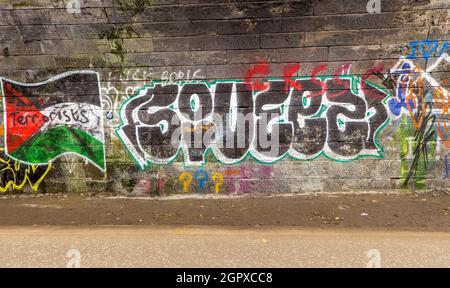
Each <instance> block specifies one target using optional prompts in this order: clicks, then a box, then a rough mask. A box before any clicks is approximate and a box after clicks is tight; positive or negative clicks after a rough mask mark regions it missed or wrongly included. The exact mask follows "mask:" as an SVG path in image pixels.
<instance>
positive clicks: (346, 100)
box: [116, 67, 388, 169]
mask: <svg viewBox="0 0 450 288" xmlns="http://www.w3.org/2000/svg"><path fill="white" fill-rule="evenodd" d="M348 68H349V67H348ZM254 74H255V73H254ZM251 76H252V75H251ZM289 80H290V81H286V79H284V80H281V79H280V80H278V79H271V80H269V81H267V82H266V83H264V84H263V85H262V86H257V87H255V85H254V84H252V83H249V82H247V81H246V82H244V81H231V80H230V81H215V82H205V81H196V82H193V83H178V84H169V85H163V84H161V83H152V85H150V86H147V87H144V88H143V89H142V90H140V91H139V93H138V95H137V96H136V97H133V98H131V99H129V100H127V101H126V102H125V103H124V104H123V105H122V107H121V109H120V112H119V113H120V118H121V121H122V124H121V126H120V127H119V128H118V129H117V130H116V132H117V135H118V136H119V138H120V139H121V140H122V142H123V143H124V145H125V147H126V148H127V149H128V151H129V152H130V153H131V155H132V156H133V158H134V159H135V160H136V162H137V163H138V165H139V167H140V168H141V169H145V168H146V167H147V166H149V165H151V164H169V163H171V162H172V161H174V160H175V159H176V158H177V157H178V154H179V152H180V151H182V152H183V155H184V163H185V164H186V165H201V164H204V163H205V160H206V156H207V154H208V152H211V153H212V155H213V156H214V157H215V158H216V159H217V160H219V161H220V162H222V163H224V164H234V163H238V162H240V161H242V160H243V159H245V158H246V157H247V156H249V155H250V156H252V157H253V158H254V159H256V160H258V161H260V162H263V163H274V162H276V161H278V160H280V159H282V158H283V157H285V156H288V155H289V156H290V157H292V158H294V159H302V160H307V159H314V158H316V157H318V156H320V155H325V156H327V157H329V158H332V159H336V160H353V159H356V158H358V157H360V156H372V157H381V152H382V148H381V147H380V146H379V145H378V143H377V135H378V133H379V131H380V129H381V128H382V127H383V126H384V125H385V124H386V123H387V121H388V114H387V108H386V106H385V104H384V103H383V101H384V99H385V98H386V97H387V96H388V95H387V94H386V92H385V91H383V90H381V89H379V88H378V87H376V86H375V85H373V84H370V83H369V82H367V81H365V79H364V78H363V77H360V76H354V75H349V74H344V75H335V76H333V77H319V76H317V77H297V78H290V79H289ZM286 83H289V85H290V87H288V89H286ZM255 88H256V89H255ZM365 92H370V93H368V94H370V97H368V95H366V94H365Z"/></svg>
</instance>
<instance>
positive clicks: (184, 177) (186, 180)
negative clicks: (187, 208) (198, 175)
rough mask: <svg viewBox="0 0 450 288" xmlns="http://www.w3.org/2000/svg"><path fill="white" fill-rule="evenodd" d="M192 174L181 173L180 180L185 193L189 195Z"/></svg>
mask: <svg viewBox="0 0 450 288" xmlns="http://www.w3.org/2000/svg"><path fill="white" fill-rule="evenodd" d="M192 178H193V177H192V174H191V173H189V172H183V173H181V175H180V177H179V179H180V181H181V183H183V192H184V193H187V192H188V190H189V186H191V183H192Z"/></svg>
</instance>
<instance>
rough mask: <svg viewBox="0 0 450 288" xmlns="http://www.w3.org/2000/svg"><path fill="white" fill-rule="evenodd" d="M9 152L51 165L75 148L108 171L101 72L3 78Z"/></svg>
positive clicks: (16, 156)
mask: <svg viewBox="0 0 450 288" xmlns="http://www.w3.org/2000/svg"><path fill="white" fill-rule="evenodd" d="M1 82H2V83H1V86H2V92H3V93H2V94H3V107H4V110H5V111H4V130H5V153H6V154H7V155H8V156H9V157H11V158H13V159H15V160H17V161H20V162H22V163H26V164H32V165H46V164H48V163H49V162H51V161H52V160H54V159H56V158H58V157H60V156H62V155H64V154H67V153H72V154H76V155H79V156H81V157H83V158H85V159H86V160H88V161H90V162H91V163H92V164H94V165H95V166H96V167H98V168H99V169H100V170H102V171H105V169H106V163H105V148H104V133H103V117H102V106H101V100H100V88H99V76H98V74H97V73H96V72H93V71H87V70H86V71H73V72H67V73H64V74H61V75H58V76H55V77H53V78H50V79H49V80H47V81H44V82H40V83H33V84H25V83H19V82H15V81H12V80H8V79H2V81H1Z"/></svg>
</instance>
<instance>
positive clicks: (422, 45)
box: [406, 39, 450, 61]
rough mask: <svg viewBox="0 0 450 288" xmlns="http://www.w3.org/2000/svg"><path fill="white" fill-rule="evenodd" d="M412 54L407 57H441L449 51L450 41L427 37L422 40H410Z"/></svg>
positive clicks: (426, 58)
mask: <svg viewBox="0 0 450 288" xmlns="http://www.w3.org/2000/svg"><path fill="white" fill-rule="evenodd" d="M409 46H410V48H411V54H409V55H407V56H406V59H416V58H418V57H421V56H422V57H423V58H425V60H426V61H428V60H429V59H430V58H431V57H441V56H442V55H444V53H446V52H447V51H450V44H449V42H448V41H445V42H443V41H438V40H430V39H425V40H422V41H411V42H409Z"/></svg>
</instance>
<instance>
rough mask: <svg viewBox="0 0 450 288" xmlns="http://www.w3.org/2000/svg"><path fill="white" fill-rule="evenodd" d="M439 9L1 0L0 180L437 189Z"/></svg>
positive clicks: (341, 2)
mask: <svg viewBox="0 0 450 288" xmlns="http://www.w3.org/2000/svg"><path fill="white" fill-rule="evenodd" d="M449 11H450V3H449V1H448V0H390V1H385V0H381V1H377V0H370V1H368V0H303V1H251V0H249V1H246V0H241V1H237V0H221V1H216V0H127V1H125V0H84V1H82V0H70V1H68V0H9V1H6V0H0V52H1V53H0V54H1V56H0V58H1V59H0V77H2V96H3V102H2V106H3V109H2V112H3V115H4V117H3V121H2V122H3V123H2V126H1V127H2V128H1V130H0V131H1V136H2V137H1V138H0V139H2V140H0V141H1V142H2V144H3V145H2V147H3V148H2V157H1V159H0V161H1V167H0V168H1V170H0V176H1V180H2V182H1V183H0V191H2V192H9V193H21V192H24V193H29V192H36V193H56V192H114V193H119V194H127V195H170V194H184V193H186V194H188V193H191V194H193V193H198V194H207V193H210V194H215V193H217V194H222V195H234V194H246V193H256V192H263V193H303V192H322V191H351V192H358V191H367V190H379V191H383V190H388V189H401V188H409V189H434V190H440V189H447V187H449V184H448V183H449V180H448V167H449V165H448V160H447V151H448V148H449V147H450V139H449V136H450V134H449V133H450V132H449V131H448V129H449V127H448V126H447V125H448V107H449V105H450V103H449V98H448V97H449V95H448V87H449V84H448V79H449V77H448V76H449V74H448V73H449V72H448V71H449V68H450V66H449V61H450V57H449V56H448V54H450V44H449V43H450V37H449V30H448V29H449ZM236 115H245V117H247V118H245V119H242V118H239V117H238V116H236ZM266 118H268V120H271V122H267V121H263V120H267V119H266ZM243 128H245V129H243ZM237 131H243V132H242V133H241V134H239V133H240V132H237ZM177 133H178V134H177ZM225 135H227V136H229V138H227V137H226V136H225ZM196 137H197V138H196ZM196 139H197V140H196ZM198 139H200V140H198ZM233 141H234V142H233ZM237 143H240V146H239V145H238V144H237ZM190 144H198V145H190ZM221 144H222V146H221ZM272 148H276V149H272Z"/></svg>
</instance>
